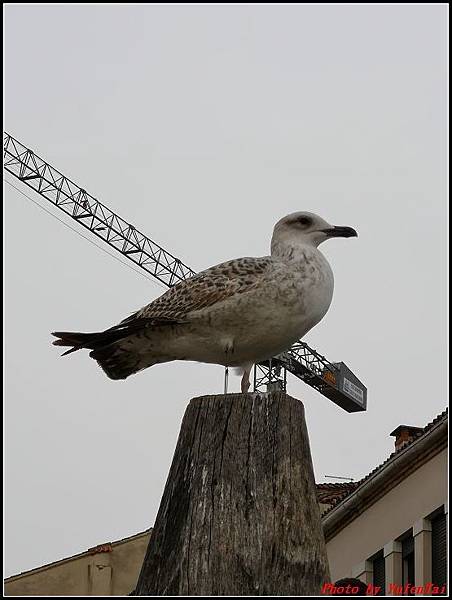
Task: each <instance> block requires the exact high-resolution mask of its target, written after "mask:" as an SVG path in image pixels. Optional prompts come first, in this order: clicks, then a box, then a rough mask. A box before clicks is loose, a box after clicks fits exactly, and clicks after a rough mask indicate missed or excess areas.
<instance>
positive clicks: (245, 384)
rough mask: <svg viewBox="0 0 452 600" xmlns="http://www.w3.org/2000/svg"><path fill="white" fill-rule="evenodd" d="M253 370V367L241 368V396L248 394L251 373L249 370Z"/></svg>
mask: <svg viewBox="0 0 452 600" xmlns="http://www.w3.org/2000/svg"><path fill="white" fill-rule="evenodd" d="M252 368H253V365H252V364H251V365H246V367H244V368H243V376H242V381H241V382H240V387H241V390H242V394H246V393H247V392H248V390H249V389H250V385H251V383H250V373H251V369H252Z"/></svg>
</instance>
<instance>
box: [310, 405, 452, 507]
mask: <svg viewBox="0 0 452 600" xmlns="http://www.w3.org/2000/svg"><path fill="white" fill-rule="evenodd" d="M447 416H448V409H447V408H446V409H445V410H444V411H443V412H442V413H440V414H439V415H437V416H436V417H435V418H434V419H433V421H430V423H427V425H425V427H411V428H410V429H411V430H412V435H411V437H410V439H409V440H407V441H406V442H404V443H403V444H401V445H400V446H399V447H398V448H396V449H395V450H394V452H392V453H391V454H390V455H389V456H388V458H387V459H386V460H384V461H383V462H382V463H381V464H380V465H378V466H377V467H375V468H374V469H372V471H370V473H368V474H367V475H365V476H364V477H363V478H362V479H360V480H359V481H356V482H353V485H350V484H317V486H316V488H317V494H318V495H319V487H320V486H327V485H336V486H338V485H339V486H340V485H342V486H347V485H348V488H347V489H345V488H344V489H343V491H342V492H341V493H337V494H336V496H334V494H332V495H331V496H330V497H329V500H328V501H325V502H323V501H322V500H320V496H319V501H320V502H321V503H324V504H329V507H328V508H327V509H326V510H325V511H324V512H323V513H322V517H323V516H325V515H326V514H328V513H329V512H331V511H332V510H333V508H335V507H336V506H338V505H339V504H340V503H341V502H342V501H343V500H345V498H347V497H348V496H350V495H351V494H352V493H353V492H355V490H357V489H358V488H359V487H361V486H362V485H363V484H364V483H365V482H366V481H367V480H368V479H370V477H373V476H374V475H375V474H376V473H377V472H378V471H381V470H382V469H383V467H384V466H385V465H386V464H387V463H388V462H390V461H391V460H393V459H394V457H395V456H396V455H398V454H400V453H401V452H402V451H405V450H406V448H407V447H408V446H411V445H412V444H414V443H415V442H417V441H418V440H419V438H421V437H423V436H425V435H427V434H428V433H429V432H430V430H431V429H433V428H434V427H435V426H436V425H438V424H439V423H440V422H442V421H447ZM403 427H407V426H403ZM398 429H399V427H397V428H396V429H395V430H394V431H397V430H398ZM393 433H394V432H393ZM393 433H392V434H391V435H393ZM322 491H323V490H320V494H322Z"/></svg>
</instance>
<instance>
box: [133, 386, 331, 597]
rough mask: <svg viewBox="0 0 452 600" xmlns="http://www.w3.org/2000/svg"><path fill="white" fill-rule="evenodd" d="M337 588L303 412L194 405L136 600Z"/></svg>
mask: <svg viewBox="0 0 452 600" xmlns="http://www.w3.org/2000/svg"><path fill="white" fill-rule="evenodd" d="M326 581H329V569H328V562H327V556H326V550H325V543H324V538H323V532H322V526H321V520H320V511H319V505H318V502H317V497H316V490H315V481H314V474H313V468H312V460H311V453H310V449H309V439H308V432H307V429H306V423H305V417H304V408H303V405H302V403H301V402H300V401H298V400H296V399H295V398H292V397H290V396H288V395H286V394H285V393H284V392H271V393H268V394H263V393H253V394H227V395H218V396H202V397H199V398H193V399H192V400H191V401H190V404H189V405H188V407H187V409H186V412H185V415H184V418H183V421H182V427H181V431H180V434H179V439H178V442H177V446H176V451H175V454H174V458H173V462H172V465H171V469H170V472H169V475H168V480H167V482H166V486H165V490H164V493H163V497H162V501H161V504H160V509H159V512H158V515H157V519H156V522H155V527H154V529H153V532H152V535H151V538H150V542H149V547H148V550H147V553H146V557H145V560H144V563H143V567H142V570H141V574H140V576H139V580H138V583H137V587H136V590H135V593H134V595H156V596H164V595H196V596H199V595H213V596H218V595H237V596H244V595H278V596H282V595H301V596H304V595H316V594H319V593H320V588H321V585H322V584H323V583H324V582H326Z"/></svg>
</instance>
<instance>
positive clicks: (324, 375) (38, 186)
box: [3, 133, 367, 412]
mask: <svg viewBox="0 0 452 600" xmlns="http://www.w3.org/2000/svg"><path fill="white" fill-rule="evenodd" d="M3 151H4V169H5V170H6V171H7V172H8V173H10V174H11V175H13V176H14V177H16V178H17V179H19V180H20V181H21V182H22V183H24V184H25V185H27V186H28V187H30V188H31V189H33V190H34V191H35V192H37V193H38V194H39V195H40V196H42V197H43V198H45V199H46V200H48V201H49V202H51V203H52V204H53V205H54V206H56V207H57V208H59V209H60V210H62V211H63V212H64V213H66V215H69V216H70V217H71V218H72V219H74V220H75V221H77V222H78V223H79V224H80V225H82V226H83V227H85V228H86V229H88V230H89V231H91V232H92V233H93V234H94V235H95V236H97V237H98V238H100V239H102V240H103V241H104V242H105V243H107V244H108V245H109V246H111V247H112V248H114V249H115V250H116V251H118V252H119V253H121V254H122V255H123V256H125V257H126V258H128V259H129V260H131V261H132V262H133V263H135V264H136V265H138V266H139V267H141V268H142V269H143V270H144V271H146V272H147V273H149V274H150V275H152V276H153V277H155V278H156V279H157V280H158V281H160V282H161V283H163V284H164V285H166V286H167V287H172V286H173V285H174V284H176V283H178V282H179V281H183V280H184V279H187V278H189V277H192V276H193V275H195V271H193V270H192V269H191V268H190V267H188V266H187V265H186V264H184V263H183V262H182V261H181V260H180V259H179V258H177V257H175V256H174V255H172V254H171V253H170V252H168V251H167V250H165V249H164V248H162V247H161V246H160V245H159V244H157V243H156V242H154V241H153V240H151V239H150V238H149V237H147V236H146V235H145V234H144V233H141V232H140V231H139V230H138V229H137V228H136V227H134V226H133V225H131V224H130V223H128V222H127V221H125V220H124V219H123V218H122V217H120V216H119V215H117V214H116V213H115V212H113V211H112V210H110V209H109V208H108V207H107V206H105V204H103V203H102V202H100V201H99V200H97V199H96V198H94V196H91V194H89V193H88V192H87V191H86V190H84V189H83V188H81V187H80V186H79V185H77V184H76V183H74V182H73V181H72V180H71V179H69V178H68V177H66V176H65V175H63V174H62V173H61V172H60V171H58V170H57V169H55V167H53V166H52V165H50V164H49V163H48V162H46V161H45V160H44V159H43V158H41V157H39V156H38V155H37V154H35V152H33V151H32V150H30V149H29V148H27V147H26V146H25V145H24V144H22V143H21V142H19V141H18V140H17V139H15V138H14V137H12V136H11V135H10V134H8V133H5V134H4V140H3ZM287 371H288V372H290V373H292V374H293V375H295V376H296V377H298V378H299V379H301V380H302V381H304V382H305V383H307V384H308V385H310V386H311V387H313V388H314V389H316V390H317V391H319V392H320V393H321V394H323V395H324V396H325V397H327V398H329V399H330V400H332V401H333V402H335V403H336V404H337V405H338V406H340V407H341V408H343V409H344V410H346V411H347V412H357V411H363V410H366V407H367V388H366V387H365V386H364V385H363V384H362V383H361V382H360V381H359V379H358V378H357V377H356V376H355V375H354V374H353V373H352V371H351V370H350V369H349V368H348V367H347V366H346V365H345V364H344V363H342V362H341V363H332V362H330V361H328V360H327V359H326V358H325V357H324V356H322V355H321V354H319V353H318V352H317V351H316V350H314V349H312V348H310V347H309V346H308V345H307V344H306V343H305V342H301V341H299V342H296V343H295V344H293V346H292V347H291V348H290V349H289V350H288V351H287V352H284V353H282V354H280V355H278V356H275V357H273V358H271V359H270V360H267V361H263V362H261V363H259V364H257V365H256V366H255V370H254V389H255V390H256V391H259V390H263V389H283V390H285V389H286V385H287Z"/></svg>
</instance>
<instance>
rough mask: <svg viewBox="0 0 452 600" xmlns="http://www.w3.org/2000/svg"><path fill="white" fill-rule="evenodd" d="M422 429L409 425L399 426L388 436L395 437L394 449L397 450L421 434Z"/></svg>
mask: <svg viewBox="0 0 452 600" xmlns="http://www.w3.org/2000/svg"><path fill="white" fill-rule="evenodd" d="M422 431H423V428H422V427H412V426H411V425H399V426H398V427H396V428H395V429H394V431H392V432H391V433H390V434H389V435H392V436H394V437H395V449H396V450H399V449H400V448H401V447H402V446H403V445H404V444H405V443H406V442H411V441H413V440H414V439H415V438H417V437H418V435H419V434H420V433H422Z"/></svg>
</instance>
